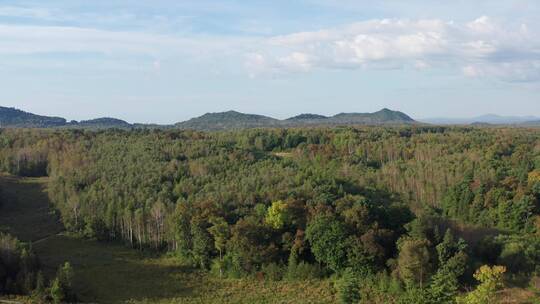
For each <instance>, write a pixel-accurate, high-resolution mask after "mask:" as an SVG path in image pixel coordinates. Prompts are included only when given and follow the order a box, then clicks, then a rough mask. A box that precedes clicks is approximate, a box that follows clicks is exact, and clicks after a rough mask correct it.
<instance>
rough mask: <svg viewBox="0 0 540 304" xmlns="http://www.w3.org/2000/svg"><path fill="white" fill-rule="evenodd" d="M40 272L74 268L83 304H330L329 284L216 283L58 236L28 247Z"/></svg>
mask: <svg viewBox="0 0 540 304" xmlns="http://www.w3.org/2000/svg"><path fill="white" fill-rule="evenodd" d="M34 249H35V250H36V251H37V253H38V254H39V256H40V257H41V258H42V261H43V263H44V265H46V266H47V268H46V269H45V271H46V272H47V273H49V274H51V275H52V274H54V272H55V271H56V268H57V267H58V266H59V265H60V264H61V263H63V262H64V261H69V262H70V263H71V264H72V265H73V266H74V268H75V270H76V280H75V282H74V288H75V290H76V292H77V294H78V295H79V296H80V299H81V300H82V301H83V302H98V303H123V302H129V303H333V301H334V298H333V296H332V294H331V293H330V292H329V291H330V290H331V288H330V286H329V283H328V282H325V281H316V282H295V283H288V282H258V281H256V280H221V279H218V278H213V277H211V276H209V275H208V274H205V273H202V272H200V271H197V270H194V269H191V268H190V267H188V266H185V265H182V264H181V263H180V262H179V261H178V260H177V259H175V258H167V257H152V256H148V255H145V254H143V253H139V252H138V251H136V250H132V249H129V248H126V247H124V246H122V245H118V244H104V243H98V242H95V241H89V240H81V239H78V238H74V237H70V236H66V235H59V236H55V237H52V238H50V239H48V240H47V241H45V242H41V243H39V244H36V245H35V246H34Z"/></svg>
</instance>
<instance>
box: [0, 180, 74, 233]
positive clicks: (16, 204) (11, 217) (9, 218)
mask: <svg viewBox="0 0 540 304" xmlns="http://www.w3.org/2000/svg"><path fill="white" fill-rule="evenodd" d="M46 183H47V179H46V178H18V177H14V176H9V175H0V187H1V189H2V194H1V195H2V202H3V206H2V209H0V231H4V232H8V233H10V234H12V235H14V236H16V237H17V238H18V239H19V240H21V241H24V242H30V241H32V242H36V241H39V240H42V239H44V238H46V237H48V236H51V235H55V234H57V233H59V232H61V231H62V230H63V226H62V224H61V223H60V221H59V219H58V217H57V216H56V215H55V214H54V212H52V211H51V209H50V207H49V198H48V196H47V192H46Z"/></svg>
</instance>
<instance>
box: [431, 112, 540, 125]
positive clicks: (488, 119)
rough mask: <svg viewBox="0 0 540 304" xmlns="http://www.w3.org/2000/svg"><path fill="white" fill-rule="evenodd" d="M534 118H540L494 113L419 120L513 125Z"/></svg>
mask: <svg viewBox="0 0 540 304" xmlns="http://www.w3.org/2000/svg"><path fill="white" fill-rule="evenodd" d="M535 120H540V118H538V117H534V116H501V115H495V114H487V115H482V116H478V117H471V118H443V117H440V118H426V119H421V120H420V121H421V122H426V123H431V124H438V125H468V124H473V123H476V124H478V123H484V124H492V125H514V124H522V123H526V122H529V121H535Z"/></svg>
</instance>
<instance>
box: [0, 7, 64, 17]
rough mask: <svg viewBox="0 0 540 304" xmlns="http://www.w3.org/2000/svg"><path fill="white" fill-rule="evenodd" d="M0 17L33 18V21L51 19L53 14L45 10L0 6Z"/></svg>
mask: <svg viewBox="0 0 540 304" xmlns="http://www.w3.org/2000/svg"><path fill="white" fill-rule="evenodd" d="M0 16H1V17H11V18H33V19H44V20H51V19H53V13H52V12H51V11H50V10H48V9H45V8H25V7H17V6H1V7H0Z"/></svg>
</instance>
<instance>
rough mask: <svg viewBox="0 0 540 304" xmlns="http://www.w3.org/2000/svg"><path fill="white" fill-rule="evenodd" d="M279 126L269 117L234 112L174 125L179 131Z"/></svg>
mask: <svg viewBox="0 0 540 304" xmlns="http://www.w3.org/2000/svg"><path fill="white" fill-rule="evenodd" d="M279 125H280V121H279V120H277V119H274V118H271V117H267V116H262V115H255V114H244V113H240V112H236V111H228V112H220V113H206V114H204V115H203V116H200V117H196V118H192V119H190V120H188V121H184V122H180V123H177V124H176V126H177V127H178V128H180V129H194V130H230V129H246V128H262V127H277V126H279Z"/></svg>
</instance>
